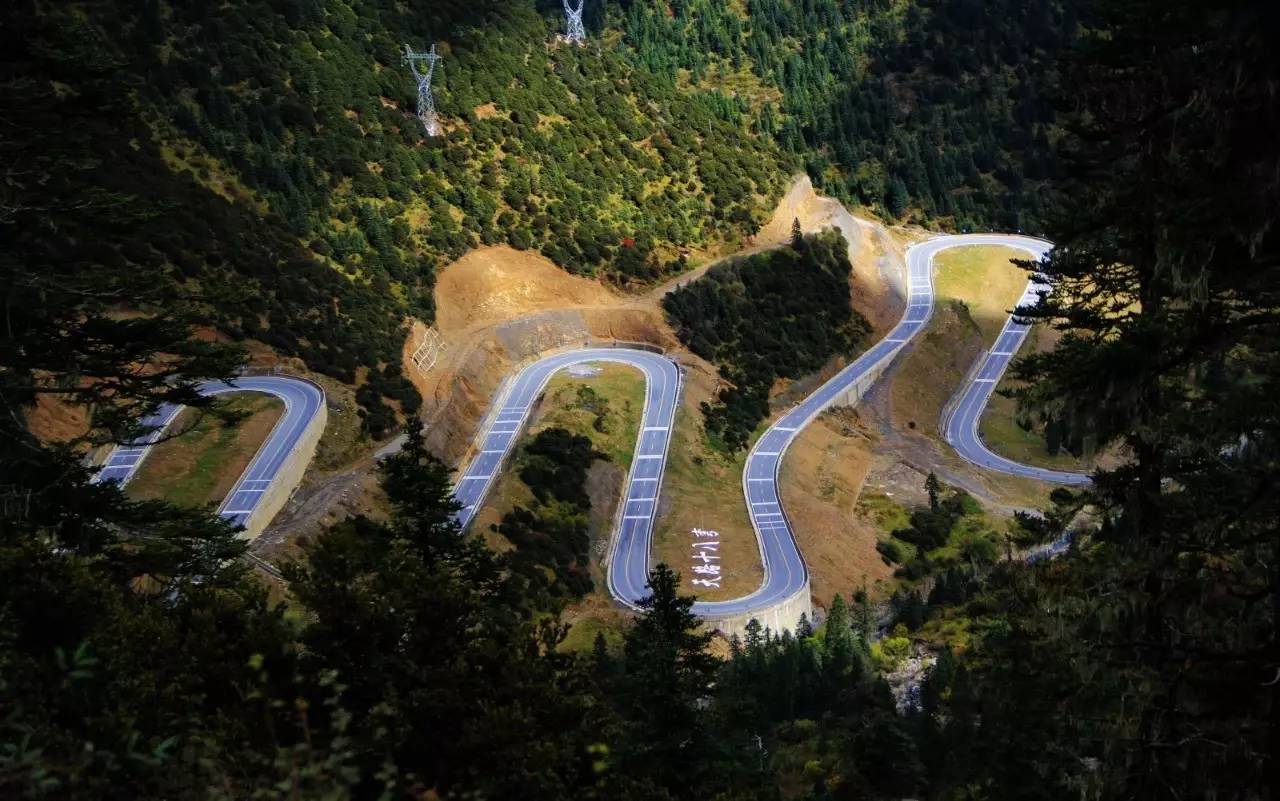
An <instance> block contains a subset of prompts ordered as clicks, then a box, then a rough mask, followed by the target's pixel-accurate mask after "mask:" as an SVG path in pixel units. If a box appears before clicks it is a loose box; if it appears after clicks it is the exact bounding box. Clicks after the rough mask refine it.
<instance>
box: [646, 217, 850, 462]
mask: <svg viewBox="0 0 1280 801" xmlns="http://www.w3.org/2000/svg"><path fill="white" fill-rule="evenodd" d="M797 226H798V223H797ZM852 271H853V267H852V265H850V264H849V245H848V243H847V242H846V241H845V239H844V237H843V236H842V235H841V234H840V232H839V231H837V230H835V229H831V230H827V231H823V232H822V233H820V234H816V235H812V236H801V235H800V233H799V228H798V227H797V228H796V230H795V232H794V234H793V238H792V241H791V246H790V247H786V248H779V249H777V250H770V251H765V252H763V253H757V254H754V255H751V256H745V257H742V258H738V259H733V260H731V261H728V262H725V263H723V264H717V265H716V266H715V267H712V268H711V269H710V270H708V271H707V273H706V274H705V275H704V276H703V277H702V278H700V279H698V280H697V281H694V282H692V283H689V284H685V285H684V286H682V287H680V288H679V289H676V290H675V291H674V292H671V293H670V294H668V295H667V296H666V297H664V298H663V299H662V307H663V309H664V310H665V311H666V313H667V316H668V318H669V319H670V320H671V322H672V325H673V327H674V328H675V329H676V335H677V336H679V337H680V341H681V342H683V343H684V344H685V345H686V346H688V348H689V349H690V350H692V351H693V352H694V353H696V354H698V355H699V356H701V357H702V358H704V359H706V360H708V361H710V362H714V363H715V364H716V366H717V367H718V368H719V370H720V374H721V376H723V377H724V379H725V381H726V382H728V386H726V387H724V388H723V389H721V390H720V391H719V392H718V393H717V395H716V399H715V402H714V403H707V402H705V401H704V402H703V405H702V412H703V417H704V425H705V427H706V431H707V433H708V434H709V435H711V437H712V439H713V441H715V442H718V443H720V444H722V445H723V446H724V447H727V448H728V449H730V450H739V449H741V448H743V447H745V446H746V444H747V442H748V440H749V439H750V437H751V433H752V432H753V431H755V429H756V426H758V425H759V424H760V423H761V421H763V420H764V419H765V418H767V417H768V416H769V392H770V390H772V389H773V385H774V382H775V381H777V380H778V379H779V378H791V379H796V378H801V377H803V376H805V375H808V374H809V373H812V372H813V371H815V370H817V369H818V368H820V367H821V366H822V365H823V364H825V363H826V362H827V361H828V360H829V359H831V358H833V357H835V356H842V355H848V354H849V353H850V352H851V351H852V350H853V348H854V347H855V346H856V345H857V344H858V343H859V342H861V341H862V339H863V337H865V336H866V335H867V333H868V332H869V330H870V326H869V325H868V324H867V321H866V319H864V318H863V316H862V315H861V314H859V313H858V312H857V311H855V310H854V309H853V308H852V305H851V303H850V301H849V278H850V275H851V274H852Z"/></svg>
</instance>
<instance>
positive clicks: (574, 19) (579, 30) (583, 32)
mask: <svg viewBox="0 0 1280 801" xmlns="http://www.w3.org/2000/svg"><path fill="white" fill-rule="evenodd" d="M586 4H587V0H578V7H577V8H574V7H573V6H571V5H569V0H564V20H565V22H564V28H565V33H564V38H565V41H567V42H572V43H573V44H582V43H583V42H585V41H586V40H587V29H586V28H584V27H582V9H583V7H584V6H586Z"/></svg>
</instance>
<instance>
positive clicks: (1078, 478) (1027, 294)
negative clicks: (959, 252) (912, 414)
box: [907, 234, 1089, 485]
mask: <svg viewBox="0 0 1280 801" xmlns="http://www.w3.org/2000/svg"><path fill="white" fill-rule="evenodd" d="M974 245H1000V246H1003V247H1009V248H1015V249H1017V250H1021V251H1024V252H1025V253H1027V255H1029V256H1030V257H1031V258H1032V260H1035V261H1039V260H1040V259H1041V258H1042V257H1043V256H1044V255H1045V254H1046V253H1048V252H1049V251H1050V250H1051V249H1052V248H1053V245H1051V244H1050V243H1048V242H1046V241H1044V240H1042V239H1033V238H1032V237H1029V236H1003V235H995V234H967V235H960V236H939V237H935V238H933V239H930V240H928V241H927V242H922V243H920V244H918V245H914V246H912V247H911V249H910V250H908V251H907V263H908V265H910V269H911V270H912V271H915V270H917V269H923V270H930V269H931V265H932V264H933V257H934V256H936V255H937V254H939V253H941V252H942V251H944V250H948V249H950V248H956V247H972V246H974ZM920 265H923V266H920ZM1047 289H1048V287H1047V286H1045V285H1043V284H1037V283H1036V282H1035V281H1034V280H1032V281H1029V282H1028V283H1027V288H1026V290H1025V291H1024V292H1023V293H1022V297H1021V298H1020V299H1019V300H1018V303H1017V305H1018V306H1030V305H1034V304H1035V303H1036V302H1037V301H1038V300H1039V298H1040V295H1039V293H1040V292H1041V291H1043V290H1047ZM1030 330H1031V326H1029V325H1025V324H1023V323H1019V322H1018V321H1017V320H1016V319H1015V318H1014V316H1013V315H1010V316H1009V319H1008V320H1006V321H1005V323H1004V328H1002V329H1001V330H1000V336H998V337H996V341H995V343H994V344H993V345H992V346H991V349H990V350H988V351H986V352H985V353H984V354H982V356H981V357H979V362H978V366H977V368H976V369H975V370H972V371H970V373H969V377H968V379H967V380H966V382H965V384H964V385H963V386H961V387H960V389H959V391H958V392H957V393H956V396H955V397H954V398H953V399H952V401H953V402H952V404H951V407H952V409H953V410H952V412H951V414H950V416H949V417H948V418H947V420H946V423H945V425H944V429H943V438H944V439H945V440H946V441H947V444H949V445H950V446H951V447H953V448H955V449H956V453H958V454H960V456H961V457H963V458H964V459H965V460H967V461H969V462H972V463H973V464H976V465H977V466H979V467H982V468H984V469H987V470H994V471H996V472H999V473H1007V474H1009V475H1014V476H1024V477H1026V478H1034V479H1036V480H1037V481H1048V482H1052V483H1055V484H1071V485H1080V484H1088V483H1089V476H1087V475H1086V474H1084V473H1071V472H1067V471H1064V470H1049V469H1046V468H1043V467H1032V466H1031V465H1025V464H1019V463H1018V462H1015V461H1013V460H1012V459H1006V458H1005V457H1003V456H1000V455H999V454H996V453H992V452H991V449H990V448H988V447H987V446H986V445H985V444H984V443H983V442H982V438H981V437H980V436H979V434H978V425H979V424H980V423H981V422H982V411H983V410H984V409H985V408H986V407H987V401H988V400H990V398H991V393H992V392H994V391H995V388H996V385H997V384H999V383H1000V377H1001V376H1002V375H1004V371H1005V369H1006V368H1008V366H1009V362H1010V361H1012V360H1013V357H1014V356H1015V355H1016V354H1017V352H1018V348H1019V347H1021V346H1022V342H1023V340H1025V339H1026V338H1027V332H1029V331H1030Z"/></svg>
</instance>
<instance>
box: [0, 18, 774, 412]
mask: <svg viewBox="0 0 1280 801" xmlns="http://www.w3.org/2000/svg"><path fill="white" fill-rule="evenodd" d="M11 18H12V23H11V24H10V25H9V26H7V27H6V28H5V29H4V30H3V31H0V37H2V38H3V41H4V44H5V49H6V52H8V53H11V54H13V57H12V60H11V63H12V64H13V74H14V76H15V79H14V80H13V81H12V82H11V83H10V84H9V85H8V86H6V93H7V95H8V97H7V99H8V100H10V101H12V103H11V106H12V107H14V108H24V109H28V110H29V112H30V113H29V114H27V115H26V116H24V117H23V119H22V120H21V121H20V125H21V126H23V127H24V128H25V131H24V132H23V133H24V135H23V136H22V137H19V138H18V139H17V140H16V141H11V142H8V143H6V152H5V154H4V155H5V156H6V157H7V158H6V161H8V162H9V163H14V164H30V165H32V171H31V173H29V174H28V173H25V172H24V173H23V174H21V175H17V176H15V180H14V182H13V184H12V185H11V190H12V191H13V192H15V193H16V194H17V197H16V198H15V199H14V201H13V204H14V205H15V206H17V207H19V208H23V207H26V206H33V205H35V204H37V203H39V204H40V205H41V206H43V207H50V208H47V209H44V210H45V211H46V212H47V213H45V214H44V215H43V219H45V220H48V221H50V222H49V224H48V225H47V226H40V227H37V228H35V229H33V230H28V231H24V232H22V236H21V238H20V239H21V241H20V242H19V248H18V249H17V250H16V251H15V252H14V253H13V255H14V257H15V258H22V259H24V261H27V262H29V261H31V260H32V256H34V255H35V254H39V257H41V258H52V257H54V256H56V258H58V259H59V260H61V261H62V262H63V263H64V264H67V265H68V267H67V269H72V270H86V271H89V270H97V269H104V268H105V269H109V270H114V271H118V272H121V273H132V272H136V273H138V274H143V273H144V272H146V274H148V275H150V274H151V268H152V267H154V268H157V269H160V270H162V271H163V272H164V273H165V274H166V275H167V276H168V278H169V281H170V283H169V284H168V285H167V286H166V287H165V291H163V292H157V293H155V295H156V297H154V298H152V297H147V296H146V295H145V294H139V295H136V296H134V298H132V299H131V298H121V301H122V302H123V303H124V304H125V305H127V306H134V307H143V308H145V307H146V303H148V302H155V303H157V304H162V305H164V306H166V307H172V306H174V305H179V304H181V305H183V306H190V308H191V311H192V312H193V313H194V314H195V315H196V316H197V317H198V318H199V319H203V320H205V321H207V322H210V323H213V324H215V325H217V326H218V327H219V328H220V329H222V330H224V331H225V332H227V333H229V334H231V335H233V336H236V337H240V336H244V337H252V338H256V339H260V340H262V341H264V342H266V343H267V344H269V345H271V346H272V347H273V348H275V349H276V350H277V351H278V352H280V353H283V354H287V355H297V356H300V357H302V358H303V359H304V360H306V362H307V363H308V364H309V365H310V366H311V367H312V368H313V369H315V370H317V371H320V372H324V373H326V374H328V375H331V376H334V377H336V378H338V379H340V380H342V381H346V382H352V383H360V384H362V387H361V392H360V395H359V400H360V402H361V404H362V406H363V407H364V409H365V412H366V428H367V429H368V430H369V431H370V432H372V433H374V434H381V433H382V432H383V431H385V430H386V429H387V428H388V427H389V426H390V425H391V424H392V423H393V416H392V407H390V406H388V405H387V404H386V402H385V401H386V400H391V401H396V402H398V403H399V404H400V406H401V407H403V408H414V407H416V405H417V403H418V401H419V398H418V395H417V392H416V391H415V390H414V388H413V387H412V385H410V384H409V383H408V382H407V381H405V380H404V378H403V376H402V375H401V368H400V344H401V342H402V339H403V336H404V330H403V322H404V319H405V316H406V315H409V314H412V315H415V316H417V317H420V318H424V319H428V320H429V319H431V316H432V311H433V310H432V296H431V288H432V285H433V276H434V272H435V270H436V268H437V267H438V266H439V265H441V264H442V263H444V262H445V261H446V260H449V259H452V258H456V257H457V256H459V255H461V254H462V253H463V252H465V251H466V250H468V249H469V248H471V247H473V246H475V245H478V244H481V243H492V242H508V243H510V244H511V245H513V246H514V247H517V248H538V249H540V250H542V251H543V252H544V253H546V254H547V255H548V256H550V257H551V258H552V259H554V260H555V261H556V262H557V263H558V264H560V265H561V266H563V267H565V268H567V269H570V270H573V271H575V272H582V273H600V274H603V275H604V276H605V277H607V278H608V279H610V280H613V281H615V282H617V283H623V284H626V283H632V282H647V281H650V280H653V279H655V278H657V277H658V276H660V275H663V274H665V273H666V272H668V271H670V270H673V269H679V268H680V267H681V266H682V265H681V252H682V251H683V249H685V248H693V247H698V246H705V245H711V244H716V243H720V242H722V241H725V240H736V239H738V238H740V237H742V236H744V235H746V234H748V233H749V232H751V231H753V230H754V229H755V227H756V225H757V223H758V222H759V220H760V215H761V214H762V210H763V209H764V208H766V207H767V206H768V205H769V203H770V202H771V200H772V199H773V197H774V196H775V195H776V194H777V193H778V192H779V190H780V188H781V182H782V179H783V177H784V176H785V175H786V174H787V173H788V172H789V171H790V170H791V169H792V167H791V165H790V162H789V161H788V160H787V159H786V158H784V157H783V156H782V155H781V153H780V151H779V150H778V148H776V147H775V146H774V145H772V144H770V143H768V142H767V141H766V140H764V139H762V138H760V137H757V136H755V135H754V134H752V133H751V132H749V131H748V129H747V127H746V126H745V125H743V124H741V123H740V122H738V121H732V120H727V119H725V118H724V116H723V115H722V114H720V113H719V112H718V104H717V102H716V101H715V100H714V98H711V97H709V95H707V94H706V93H697V92H694V93H689V92H681V91H677V90H676V89H675V88H674V87H672V86H670V85H668V84H666V83H664V82H662V81H657V80H654V79H653V78H652V77H651V76H649V75H648V74H646V73H644V72H643V71H637V70H636V69H635V68H634V67H633V66H632V64H631V63H630V62H629V61H627V60H626V59H625V58H624V57H623V56H622V55H620V54H618V53H616V52H614V51H612V50H609V49H605V50H603V51H601V50H598V49H596V48H590V47H589V48H574V47H565V46H553V45H552V44H551V42H552V39H553V31H552V30H551V28H549V27H548V24H547V20H546V19H544V17H543V16H542V15H541V14H540V13H538V12H537V11H535V10H534V8H533V4H532V3H531V2H517V3H515V4H508V3H496V2H488V3H485V2H481V3H465V4H464V3H456V2H454V3H430V4H415V5H409V4H403V3H394V2H390V0H386V1H385V2H382V1H379V0H375V1H374V2H342V1H340V0H339V1H335V2H327V3H321V2H315V1H314V0H242V1H241V2H235V3H231V4H222V5H221V6H218V7H211V6H207V5H202V4H178V3H170V2H167V0H147V2H143V3H140V4H137V5H135V6H129V7H118V5H117V4H108V3H99V2H81V3H68V4H57V5H50V4H39V5H37V4H35V3H31V2H27V3H23V4H21V5H20V6H19V7H18V8H16V9H15V10H14V12H13V13H12V14H11ZM432 41H436V42H439V46H440V50H441V52H442V53H444V54H445V60H444V62H443V64H442V74H441V76H440V78H439V79H438V80H437V82H436V83H437V98H438V106H439V109H440V112H441V114H442V116H443V118H444V125H445V134H444V135H443V136H441V137H437V138H434V139H430V140H428V139H426V138H424V134H423V131H422V128H421V126H420V125H419V123H418V121H417V120H416V118H415V117H414V115H413V107H414V103H415V100H416V88H415V86H414V84H413V80H412V77H411V76H410V74H409V72H408V70H407V69H406V68H405V67H404V66H403V65H402V64H401V61H400V53H401V49H402V46H403V44H404V43H406V42H407V43H412V44H414V45H415V46H417V47H424V46H425V44H426V43H427V42H432ZM37 143H38V144H37ZM51 190H57V194H58V195H59V196H58V197H54V196H53V194H54V193H52V192H51ZM57 201H64V205H63V206H59V205H58V203H57ZM61 208H65V209H66V212H67V213H66V214H64V215H63V214H59V211H60V209H61ZM24 249H25V250H24ZM144 266H145V267H147V270H146V271H144V270H142V269H141V268H142V267H144Z"/></svg>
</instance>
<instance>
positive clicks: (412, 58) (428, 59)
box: [404, 45, 440, 136]
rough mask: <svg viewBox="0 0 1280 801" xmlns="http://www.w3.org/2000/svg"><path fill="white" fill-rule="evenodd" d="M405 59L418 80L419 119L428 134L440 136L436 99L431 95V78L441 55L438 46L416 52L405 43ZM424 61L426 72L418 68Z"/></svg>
mask: <svg viewBox="0 0 1280 801" xmlns="http://www.w3.org/2000/svg"><path fill="white" fill-rule="evenodd" d="M404 60H405V63H406V64H408V65H409V70H410V71H412V72H413V77H414V78H415V79H417V81H418V119H420V120H422V127H423V128H425V129H426V131H427V136H439V135H440V120H439V118H438V117H436V99H435V98H434V97H432V96H431V78H432V76H434V75H435V71H436V62H438V61H439V60H440V56H438V55H437V54H436V46H435V45H431V50H430V51H429V52H426V53H415V52H414V50H413V48H412V47H409V45H405V46H404ZM422 63H425V64H426V65H427V71H426V73H425V74H424V73H423V72H422V70H420V69H419V68H418V65H419V64H422Z"/></svg>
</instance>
